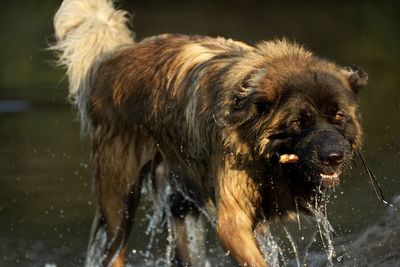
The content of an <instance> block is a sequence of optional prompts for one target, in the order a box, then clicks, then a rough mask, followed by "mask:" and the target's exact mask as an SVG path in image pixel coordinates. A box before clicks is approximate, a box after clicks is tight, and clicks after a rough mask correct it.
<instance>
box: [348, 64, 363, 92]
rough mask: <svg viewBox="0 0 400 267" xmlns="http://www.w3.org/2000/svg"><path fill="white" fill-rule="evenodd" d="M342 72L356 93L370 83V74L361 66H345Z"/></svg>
mask: <svg viewBox="0 0 400 267" xmlns="http://www.w3.org/2000/svg"><path fill="white" fill-rule="evenodd" d="M342 73H343V74H344V75H345V76H346V78H347V81H348V82H349V85H350V87H351V89H352V90H353V91H354V92H355V93H358V92H359V91H360V89H361V88H362V87H364V86H365V85H367V83H368V74H367V73H366V72H365V71H364V70H363V69H362V68H361V67H360V66H356V65H352V66H351V67H345V68H343V69H342Z"/></svg>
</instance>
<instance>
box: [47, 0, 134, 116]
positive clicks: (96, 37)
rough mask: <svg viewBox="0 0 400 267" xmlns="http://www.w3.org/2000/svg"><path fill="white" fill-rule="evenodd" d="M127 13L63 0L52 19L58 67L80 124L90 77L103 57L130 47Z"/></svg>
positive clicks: (84, 0)
mask: <svg viewBox="0 0 400 267" xmlns="http://www.w3.org/2000/svg"><path fill="white" fill-rule="evenodd" d="M127 21H128V13H127V12H125V11H122V10H116V9H115V8H114V6H113V1H111V0H64V1H63V3H62V4H61V6H60V8H59V9H58V11H57V13H56V15H55V17H54V28H55V35H56V38H57V42H56V43H55V44H54V45H53V46H51V47H50V49H51V50H55V51H57V52H58V61H57V63H58V65H60V66H63V67H65V68H66V71H67V75H68V79H69V95H70V97H71V99H73V100H74V102H75V103H76V104H77V105H78V108H79V110H80V115H81V120H82V122H83V123H85V121H86V120H87V119H88V118H87V109H86V105H87V96H88V93H89V91H90V87H91V77H93V74H94V72H95V71H96V68H97V66H98V63H100V62H101V61H102V59H104V57H105V56H106V55H108V54H110V53H111V52H112V51H115V50H116V49H118V48H119V47H122V46H125V45H129V44H133V43H134V40H133V33H132V32H131V31H130V30H129V28H128V26H127Z"/></svg>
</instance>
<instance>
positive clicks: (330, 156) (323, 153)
mask: <svg viewBox="0 0 400 267" xmlns="http://www.w3.org/2000/svg"><path fill="white" fill-rule="evenodd" d="M343 156H344V153H343V151H341V150H338V149H333V148H331V149H329V148H327V149H321V150H319V151H318V157H319V159H320V161H322V162H323V163H324V164H327V165H339V164H340V163H341V162H342V161H343Z"/></svg>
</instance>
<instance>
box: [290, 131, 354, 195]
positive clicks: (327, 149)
mask: <svg viewBox="0 0 400 267" xmlns="http://www.w3.org/2000/svg"><path fill="white" fill-rule="evenodd" d="M351 151H352V150H351V144H350V142H349V141H348V140H347V139H346V138H345V136H344V135H343V134H342V133H341V132H340V131H339V130H338V129H336V128H335V127H334V126H333V125H329V124H319V125H315V126H314V127H311V128H309V129H307V130H306V131H304V132H303V133H302V134H300V135H299V136H298V137H297V138H296V140H295V146H294V149H293V154H294V155H296V156H297V157H298V162H297V163H296V164H295V165H296V169H298V171H301V172H303V173H304V176H305V178H306V179H307V180H309V181H311V182H313V183H319V184H321V185H322V186H323V187H335V186H337V185H338V184H339V182H340V178H339V175H340V173H341V171H342V169H343V166H345V165H346V163H347V162H348V161H349V159H350V158H351Z"/></svg>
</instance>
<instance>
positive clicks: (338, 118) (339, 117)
mask: <svg viewBox="0 0 400 267" xmlns="http://www.w3.org/2000/svg"><path fill="white" fill-rule="evenodd" d="M345 118H346V117H345V116H344V114H343V112H341V111H337V112H336V114H335V121H337V122H342V121H344V119H345Z"/></svg>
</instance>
